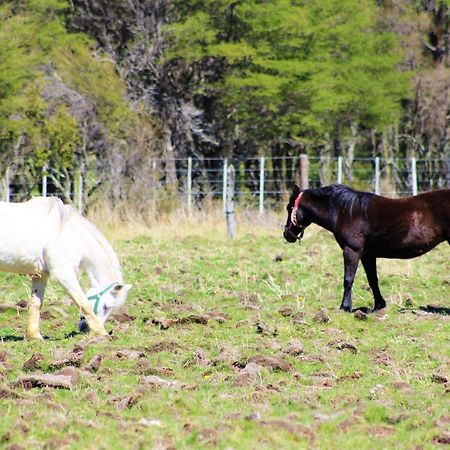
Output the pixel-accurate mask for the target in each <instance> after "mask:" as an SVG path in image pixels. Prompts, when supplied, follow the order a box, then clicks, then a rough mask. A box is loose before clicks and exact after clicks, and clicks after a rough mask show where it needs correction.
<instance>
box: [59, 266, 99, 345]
mask: <svg viewBox="0 0 450 450" xmlns="http://www.w3.org/2000/svg"><path fill="white" fill-rule="evenodd" d="M51 275H52V276H53V277H54V278H55V279H56V280H57V281H58V282H59V283H60V284H61V286H62V287H63V288H64V289H65V290H66V291H67V292H68V293H69V295H70V297H71V298H72V300H73V301H74V302H75V303H76V304H77V305H78V307H79V308H80V309H81V312H82V314H83V315H84V317H85V318H86V320H87V321H88V324H89V328H90V329H91V331H92V332H93V333H94V334H98V335H101V336H108V333H107V332H106V330H105V327H104V326H103V324H102V323H101V322H100V320H99V319H98V317H97V316H96V315H95V314H94V311H93V310H92V305H91V303H90V302H89V300H88V299H87V298H86V295H85V294H84V292H83V289H81V286H80V283H79V281H78V278H77V275H76V272H75V270H73V269H72V268H67V267H64V266H59V267H58V268H57V269H55V268H54V267H53V270H52V271H51Z"/></svg>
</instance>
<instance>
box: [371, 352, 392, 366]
mask: <svg viewBox="0 0 450 450" xmlns="http://www.w3.org/2000/svg"><path fill="white" fill-rule="evenodd" d="M373 362H374V363H375V364H378V365H380V366H387V367H389V366H392V365H393V361H392V358H391V357H390V356H389V355H388V354H387V353H386V352H385V351H383V350H381V351H379V352H378V353H377V354H376V355H375V356H374V358H373Z"/></svg>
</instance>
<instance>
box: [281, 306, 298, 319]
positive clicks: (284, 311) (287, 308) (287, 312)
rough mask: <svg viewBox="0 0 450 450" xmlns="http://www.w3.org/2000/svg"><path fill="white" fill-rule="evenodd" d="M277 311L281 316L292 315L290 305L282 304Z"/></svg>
mask: <svg viewBox="0 0 450 450" xmlns="http://www.w3.org/2000/svg"><path fill="white" fill-rule="evenodd" d="M278 312H279V313H280V314H281V315H282V316H283V317H291V316H293V315H294V309H293V308H291V307H290V306H282V307H281V308H280V309H279V310H278Z"/></svg>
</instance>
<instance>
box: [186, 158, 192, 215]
mask: <svg viewBox="0 0 450 450" xmlns="http://www.w3.org/2000/svg"><path fill="white" fill-rule="evenodd" d="M187 208H188V214H189V215H191V213H192V158H191V157H189V158H188V169H187Z"/></svg>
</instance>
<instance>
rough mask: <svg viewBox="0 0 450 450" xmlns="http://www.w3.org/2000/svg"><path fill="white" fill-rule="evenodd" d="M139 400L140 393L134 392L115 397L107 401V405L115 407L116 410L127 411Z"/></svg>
mask: <svg viewBox="0 0 450 450" xmlns="http://www.w3.org/2000/svg"><path fill="white" fill-rule="evenodd" d="M140 398H141V393H140V392H135V393H133V394H131V395H125V396H117V397H113V398H112V399H110V400H109V404H110V405H113V406H115V407H116V408H117V409H129V408H132V407H133V406H134V405H136V404H137V403H138V401H139V400H140Z"/></svg>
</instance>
